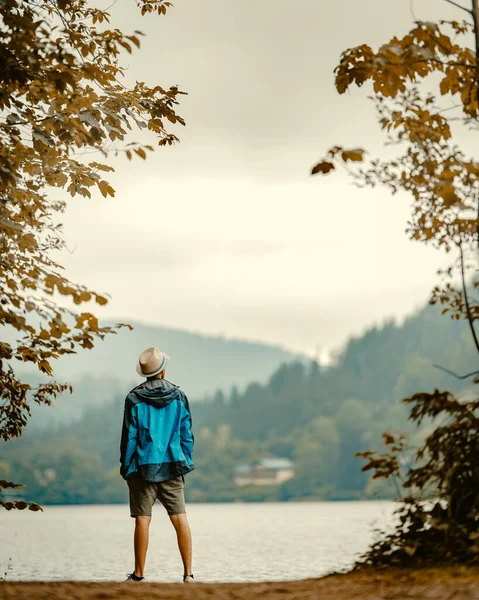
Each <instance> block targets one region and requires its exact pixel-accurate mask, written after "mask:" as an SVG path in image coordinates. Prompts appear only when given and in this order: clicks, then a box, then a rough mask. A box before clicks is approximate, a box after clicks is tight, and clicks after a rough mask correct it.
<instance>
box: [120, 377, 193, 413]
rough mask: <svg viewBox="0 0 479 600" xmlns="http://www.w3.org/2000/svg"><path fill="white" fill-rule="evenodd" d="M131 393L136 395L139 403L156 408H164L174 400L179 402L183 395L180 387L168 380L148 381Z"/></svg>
mask: <svg viewBox="0 0 479 600" xmlns="http://www.w3.org/2000/svg"><path fill="white" fill-rule="evenodd" d="M131 393H132V394H135V396H136V397H137V398H138V401H140V402H146V403H147V404H151V406H154V407H156V408H164V407H165V406H167V405H168V404H169V403H170V402H172V401H173V400H178V399H179V398H180V395H181V392H180V389H179V387H178V386H177V385H174V384H173V383H170V382H169V381H167V380H166V379H147V380H146V381H145V382H143V383H141V384H140V385H139V386H138V387H136V388H135V389H134V390H132V391H131Z"/></svg>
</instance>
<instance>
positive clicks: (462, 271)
mask: <svg viewBox="0 0 479 600" xmlns="http://www.w3.org/2000/svg"><path fill="white" fill-rule="evenodd" d="M459 252H460V254H461V277H462V290H463V294H464V302H465V304H466V312H467V320H468V321H469V327H470V328H471V333H472V337H473V339H474V344H475V346H476V350H477V352H478V354H479V341H478V340H477V335H476V331H475V329H474V323H473V320H472V315H471V308H470V306H469V299H468V297H467V289H466V276H465V274H464V252H463V250H462V244H459Z"/></svg>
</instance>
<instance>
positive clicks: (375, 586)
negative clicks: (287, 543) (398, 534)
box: [0, 567, 479, 600]
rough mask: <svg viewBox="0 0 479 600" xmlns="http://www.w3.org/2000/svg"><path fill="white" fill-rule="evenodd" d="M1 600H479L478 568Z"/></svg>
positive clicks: (64, 589) (10, 586)
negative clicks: (117, 599)
mask: <svg viewBox="0 0 479 600" xmlns="http://www.w3.org/2000/svg"><path fill="white" fill-rule="evenodd" d="M0 598H1V599H2V600H20V598H21V599H22V600H23V599H28V600H40V599H41V600H44V599H45V600H46V599H48V600H50V599H51V600H59V599H62V600H63V599H65V600H94V599H95V600H96V599H98V600H99V599H102V600H107V599H115V598H121V599H122V600H123V599H129V598H143V599H150V598H151V599H161V600H170V599H171V600H180V599H186V600H190V599H191V600H193V599H194V600H212V599H213V598H214V599H215V600H250V599H256V598H258V599H261V600H280V599H281V600H293V599H294V600H313V599H314V600H323V599H324V600H356V599H358V600H406V599H408V600H411V599H417V600H423V599H424V600H427V599H434V600H476V599H477V600H479V568H477V569H472V568H462V567H456V568H445V569H424V570H419V571H410V570H399V569H398V570H389V571H380V572H378V571H369V572H363V573H348V574H346V575H330V576H328V577H323V578H321V579H307V580H304V581H294V582H285V583H249V584H238V583H232V584H201V583H197V584H195V585H183V584H179V585H171V584H168V585H166V584H158V583H151V584H141V585H138V584H130V583H121V584H120V583H66V582H64V583H15V582H8V581H7V582H2V583H0Z"/></svg>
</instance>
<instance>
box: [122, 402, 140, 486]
mask: <svg viewBox="0 0 479 600" xmlns="http://www.w3.org/2000/svg"><path fill="white" fill-rule="evenodd" d="M137 439H138V426H137V418H136V412H135V411H134V410H133V405H132V403H131V402H130V401H129V400H128V398H127V399H126V400H125V409H124V411H123V427H122V430H121V442H120V464H121V466H120V474H121V476H122V477H123V478H125V474H126V471H127V469H128V467H129V465H130V464H131V461H132V458H133V455H134V454H135V451H136V442H137Z"/></svg>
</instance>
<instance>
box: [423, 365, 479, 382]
mask: <svg viewBox="0 0 479 600" xmlns="http://www.w3.org/2000/svg"><path fill="white" fill-rule="evenodd" d="M432 366H433V367H434V368H435V369H440V370H441V371H444V372H445V373H448V374H449V375H452V376H453V377H456V379H468V378H469V377H472V376H473V375H479V371H473V372H472V373H468V374H467V375H457V373H454V372H453V371H449V369H446V368H445V367H441V365H432Z"/></svg>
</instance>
